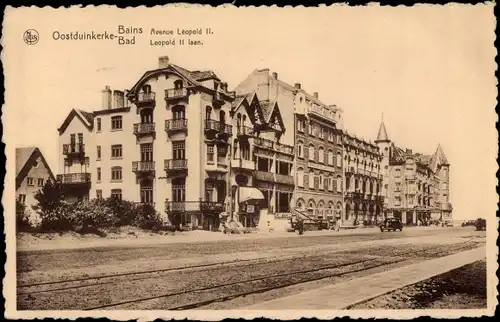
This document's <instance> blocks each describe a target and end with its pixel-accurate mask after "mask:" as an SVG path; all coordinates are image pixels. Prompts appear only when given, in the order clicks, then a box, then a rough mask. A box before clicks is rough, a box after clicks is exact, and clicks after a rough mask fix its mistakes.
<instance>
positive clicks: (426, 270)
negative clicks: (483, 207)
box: [244, 247, 486, 310]
mask: <svg viewBox="0 0 500 322" xmlns="http://www.w3.org/2000/svg"><path fill="white" fill-rule="evenodd" d="M485 257H486V248H485V247H481V248H477V249H473V250H470V251H466V252H461V253H458V254H453V255H450V256H446V257H441V258H437V259H432V260H427V261H424V262H421V263H417V264H413V265H408V266H405V267H400V268H396V269H393V270H390V271H386V272H381V273H377V274H372V275H369V276H365V277H361V278H357V279H354V280H350V281H347V282H344V283H339V284H333V285H329V286H325V287H322V288H319V289H315V290H312V291H306V292H303V293H299V294H295V295H291V296H287V297H282V298H278V299H275V300H271V301H268V302H262V303H258V304H255V305H252V306H250V307H247V308H244V309H248V310H283V308H293V309H298V310H331V309H337V310H342V309H347V308H348V307H350V306H352V305H354V304H358V303H360V302H364V301H368V300H370V299H372V298H375V297H378V296H381V295H384V294H386V293H389V292H391V291H394V290H397V289H399V288H401V287H404V286H407V285H410V284H415V283H418V282H420V281H423V280H426V279H429V278H431V277H433V276H436V275H440V274H443V273H446V272H448V271H451V270H453V269H455V268H459V267H462V266H465V265H467V264H470V263H472V262H475V261H478V260H481V259H484V258H485Z"/></svg>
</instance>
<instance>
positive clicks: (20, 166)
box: [16, 147, 55, 189]
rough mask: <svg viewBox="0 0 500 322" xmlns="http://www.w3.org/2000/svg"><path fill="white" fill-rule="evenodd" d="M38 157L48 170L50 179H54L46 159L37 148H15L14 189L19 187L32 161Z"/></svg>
mask: <svg viewBox="0 0 500 322" xmlns="http://www.w3.org/2000/svg"><path fill="white" fill-rule="evenodd" d="M38 158H40V159H41V161H42V163H43V165H44V166H45V168H46V169H47V171H48V172H49V176H50V179H51V180H52V181H55V176H54V174H53V173H52V170H51V169H50V167H49V164H48V163H47V160H45V157H44V156H43V154H42V152H41V151H40V149H39V148H37V147H24V148H16V189H17V188H19V186H20V185H21V182H23V180H24V178H25V177H26V175H27V174H28V172H29V170H30V169H31V167H32V166H33V165H34V161H36V160H37V159H38Z"/></svg>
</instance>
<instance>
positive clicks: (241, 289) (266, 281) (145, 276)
mask: <svg viewBox="0 0 500 322" xmlns="http://www.w3.org/2000/svg"><path fill="white" fill-rule="evenodd" d="M470 241H471V240H466V241H464V242H461V243H459V244H453V245H442V246H439V247H441V248H443V250H441V251H438V252H436V251H434V254H433V256H436V255H439V254H440V253H446V252H450V249H451V248H453V247H455V249H454V250H451V251H459V249H457V248H456V247H457V246H458V245H463V246H461V247H463V248H466V247H470ZM467 245H469V246H467ZM429 248H430V247H429V246H428V245H425V246H420V247H419V248H418V249H414V250H411V251H407V252H400V253H397V254H396V253H392V254H390V255H382V256H378V257H377V256H375V258H374V256H371V258H368V259H366V255H365V256H364V259H362V260H347V261H345V262H340V263H334V264H332V263H329V264H327V265H325V264H326V263H323V262H319V264H316V263H314V261H315V260H317V259H319V258H320V257H322V256H325V255H333V254H334V255H340V256H346V255H347V258H349V256H348V252H344V253H342V252H337V251H334V252H327V254H325V253H323V254H321V253H320V254H317V253H315V254H314V256H310V255H303V256H297V254H288V255H287V256H281V257H275V258H264V259H263V258H253V259H244V260H241V259H240V260H234V261H227V262H222V263H210V264H202V265H190V266H184V267H177V268H166V269H156V270H148V271H139V272H128V273H123V274H114V275H102V276H97V277H88V278H76V279H69V280H59V281H52V282H44V283H33V284H24V285H20V286H18V291H19V289H22V290H24V291H25V292H19V293H18V301H19V299H20V300H21V303H23V302H24V303H26V301H29V302H31V301H32V300H36V296H37V294H40V293H48V294H46V295H50V294H52V296H54V297H55V298H57V297H59V298H60V299H61V300H62V301H66V300H65V299H64V298H65V291H71V290H73V291H75V290H78V289H82V292H81V293H82V294H83V293H84V292H85V291H83V289H84V288H87V289H89V290H90V289H94V290H95V288H96V287H102V286H106V285H108V286H110V287H111V286H113V287H117V286H118V285H120V286H121V287H122V289H123V287H124V286H125V285H128V286H127V287H128V288H129V289H130V290H132V289H133V287H134V282H135V281H139V280H150V281H148V282H147V283H150V284H151V285H155V284H153V283H152V282H153V281H154V280H155V279H158V280H159V281H162V282H161V283H162V284H164V283H165V282H163V280H164V278H165V274H172V273H174V274H175V273H176V272H183V271H184V273H186V271H189V270H195V271H196V270H198V271H199V272H200V271H201V272H203V271H204V270H207V272H210V273H211V274H214V271H213V269H224V270H226V269H227V268H228V267H231V266H234V267H235V268H236V269H238V270H240V269H242V270H245V269H248V268H245V267H250V266H253V265H267V264H272V263H274V264H278V265H280V263H281V262H282V264H281V266H285V267H287V265H286V261H287V260H290V259H291V258H293V259H294V260H298V261H301V260H303V261H304V264H305V265H307V262H309V263H311V264H309V266H308V269H305V270H304V269H297V270H294V271H292V272H283V273H279V274H265V275H261V276H255V277H252V278H247V279H244V280H236V281H232V282H229V283H220V282H216V283H217V284H216V285H210V286H206V287H194V288H193V287H189V289H186V290H184V289H182V288H180V289H179V288H177V290H176V289H175V288H174V289H172V290H169V292H168V293H167V292H166V293H160V294H158V293H159V292H161V288H162V287H160V288H158V289H155V292H156V293H157V294H154V293H155V292H153V294H154V295H152V296H148V297H136V298H131V299H126V297H131V295H133V292H131V293H130V294H129V293H123V294H125V295H127V296H125V300H121V301H120V300H112V299H111V303H105V304H99V302H101V303H102V301H100V300H95V299H94V301H93V302H94V303H92V304H90V303H91V302H92V301H90V302H89V307H87V308H82V309H84V310H98V309H112V308H114V307H116V308H118V307H122V306H127V305H133V304H134V303H141V302H147V301H153V300H155V299H173V300H174V303H172V305H168V308H165V309H168V310H185V309H192V308H198V307H202V306H206V305H209V304H211V303H214V302H224V301H229V300H231V299H233V298H237V297H242V296H246V295H251V294H257V293H263V292H267V291H271V290H273V289H280V288H285V287H287V286H292V285H297V284H302V283H307V282H312V281H315V280H321V279H326V278H330V277H335V276H343V275H346V274H350V273H355V272H361V271H365V270H369V269H373V268H376V267H380V266H384V265H391V264H396V263H400V262H402V261H405V260H408V259H410V258H412V257H415V256H416V255H417V254H418V253H421V252H429ZM431 248H432V247H431ZM434 250H436V248H435V246H434ZM401 256H403V257H405V256H409V257H407V258H402V259H401V258H398V259H397V260H396V261H394V258H397V257H401ZM352 257H353V256H351V258H352ZM354 257H355V256H354ZM385 259H389V260H385ZM254 268H255V267H251V268H249V269H254ZM341 269H343V270H346V271H339V270H341ZM261 271H265V269H262V268H261ZM221 272H222V273H223V272H224V271H221ZM162 274H164V275H162ZM215 274H217V273H215ZM259 274H261V273H259ZM72 283H73V284H72ZM162 284H160V285H162ZM61 285H62V287H60V286H61ZM52 286H57V287H55V288H52ZM40 287H48V288H46V289H41V290H40V289H39V288H40ZM127 287H125V289H127ZM131 287H132V288H131ZM141 287H142V288H144V287H143V286H142V285H141ZM169 287H171V286H168V287H167V288H169ZM186 287H188V286H186ZM30 288H31V289H30ZM37 288H38V289H37ZM155 288H156V287H155ZM234 288H236V291H235V290H234ZM145 289H146V288H145ZM217 290H219V291H222V293H223V296H219V297H216V298H215V299H214V298H211V297H212V295H211V294H210V293H211V292H215V291H217ZM136 291H137V293H138V294H137V295H140V293H141V292H144V291H141V290H136ZM56 292H60V293H59V294H58V295H56V294H57V293H56ZM207 292H209V293H208V294H207ZM40 295H44V294H40ZM20 296H21V298H20ZM33 296H35V298H34V297H33ZM66 296H69V297H75V296H76V297H80V295H78V294H75V293H74V292H73V294H70V293H68V294H67V295H66ZM76 297H75V298H76ZM186 297H187V298H186ZM189 297H192V298H191V299H190V298H189ZM176 298H177V299H178V300H179V301H176V300H175V299H176ZM182 298H184V299H182ZM193 298H194V299H195V300H194V301H192V300H193ZM197 298H201V299H202V300H196V299H197ZM61 300H57V301H61ZM18 303H19V302H18ZM72 306H73V305H71V304H70V305H69V307H72Z"/></svg>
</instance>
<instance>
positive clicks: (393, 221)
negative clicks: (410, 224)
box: [379, 218, 403, 231]
mask: <svg viewBox="0 0 500 322" xmlns="http://www.w3.org/2000/svg"><path fill="white" fill-rule="evenodd" d="M379 227H380V231H385V230H387V231H396V230H399V231H403V224H402V223H401V220H399V219H398V218H387V219H384V221H382V222H381V223H380V226H379Z"/></svg>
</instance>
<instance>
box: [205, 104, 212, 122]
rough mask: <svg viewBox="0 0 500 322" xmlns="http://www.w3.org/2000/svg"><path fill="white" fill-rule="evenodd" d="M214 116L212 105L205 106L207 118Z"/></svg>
mask: <svg viewBox="0 0 500 322" xmlns="http://www.w3.org/2000/svg"><path fill="white" fill-rule="evenodd" d="M211 116H212V108H211V107H210V106H207V107H206V108H205V120H210V119H211Z"/></svg>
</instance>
